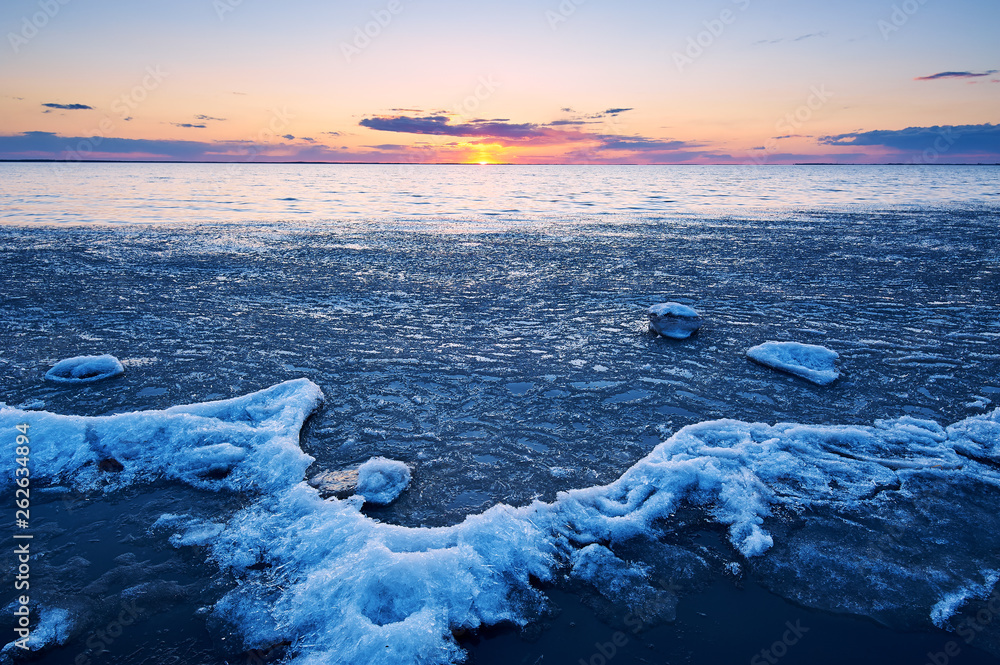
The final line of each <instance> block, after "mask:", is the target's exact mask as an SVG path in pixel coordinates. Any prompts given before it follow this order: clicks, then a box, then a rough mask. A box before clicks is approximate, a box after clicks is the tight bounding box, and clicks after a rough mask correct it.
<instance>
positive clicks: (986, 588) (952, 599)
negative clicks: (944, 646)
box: [931, 570, 1000, 628]
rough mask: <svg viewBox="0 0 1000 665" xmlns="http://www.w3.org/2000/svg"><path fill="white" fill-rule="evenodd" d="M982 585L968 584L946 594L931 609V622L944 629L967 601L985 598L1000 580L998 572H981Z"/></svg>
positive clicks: (999, 572)
mask: <svg viewBox="0 0 1000 665" xmlns="http://www.w3.org/2000/svg"><path fill="white" fill-rule="evenodd" d="M982 575H983V578H984V582H983V584H970V585H968V586H965V587H962V588H961V589H958V590H957V591H954V592H952V593H949V594H947V595H946V596H945V597H944V598H942V599H941V600H940V601H938V602H937V603H936V604H935V605H934V607H932V608H931V621H933V622H934V625H935V626H937V627H938V628H944V627H945V623H946V622H947V621H948V619H950V618H951V617H953V616H954V615H955V613H956V612H958V610H960V609H961V608H962V605H965V603H967V602H968V601H969V600H971V599H973V598H978V599H980V600H982V599H984V598H986V597H987V596H988V595H989V594H990V591H991V590H992V589H993V587H994V586H995V585H996V583H997V581H998V580H1000V571H996V570H986V571H982Z"/></svg>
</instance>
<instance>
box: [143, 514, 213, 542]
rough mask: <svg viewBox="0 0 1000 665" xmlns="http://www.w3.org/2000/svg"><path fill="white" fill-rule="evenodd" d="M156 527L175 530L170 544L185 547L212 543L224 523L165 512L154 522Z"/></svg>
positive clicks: (154, 527)
mask: <svg viewBox="0 0 1000 665" xmlns="http://www.w3.org/2000/svg"><path fill="white" fill-rule="evenodd" d="M152 528H153V529H154V530H155V529H166V530H170V531H174V532H175V533H174V534H173V535H172V536H170V539H169V541H170V544H171V545H173V546H174V547H184V546H187V545H201V546H205V545H211V544H212V542H213V541H214V540H215V539H216V538H218V536H219V534H220V533H222V530H223V528H225V527H224V525H222V524H218V523H216V522H208V521H206V520H203V519H199V518H197V517H191V516H190V515H174V514H171V513H164V514H163V515H160V518H159V519H157V520H156V521H155V522H154V523H153V527H152Z"/></svg>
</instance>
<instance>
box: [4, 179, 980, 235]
mask: <svg viewBox="0 0 1000 665" xmlns="http://www.w3.org/2000/svg"><path fill="white" fill-rule="evenodd" d="M0 195H2V197H3V204H4V205H3V206H2V211H0V221H3V222H7V223H12V222H13V223H34V222H41V223H84V224H86V223H94V222H98V223H101V222H109V223H121V224H131V223H159V224H163V223H170V224H176V223H190V222H208V221H222V222H232V221H254V222H259V221H302V220H330V219H335V220H341V221H343V220H346V219H391V220H393V221H396V222H399V221H401V220H411V221H418V222H423V223H426V222H427V221H428V220H430V219H434V218H443V219H449V220H452V221H460V222H461V223H462V225H463V226H465V227H466V228H468V227H469V226H470V225H471V224H473V223H474V224H476V225H478V226H486V227H488V228H490V227H497V226H509V225H510V224H523V223H524V222H525V221H528V220H531V219H536V218H537V217H538V216H554V217H558V218H562V219H566V218H576V217H580V216H599V217H606V216H614V215H621V214H631V215H635V214H704V213H718V212H720V211H721V212H732V211H741V210H742V211H744V213H745V212H746V211H750V210H753V211H774V210H801V209H817V208H819V209H826V210H843V209H845V208H855V209H871V208H876V209H878V208H885V207H898V206H904V207H913V208H917V207H920V206H928V205H931V206H938V205H947V204H956V203H962V204H967V203H970V202H971V203H981V202H984V201H989V200H992V201H994V202H996V200H997V197H1000V167H995V166H906V167H893V166H770V167H747V166H418V165H338V164H313V165H301V164H298V165H296V164H115V163H109V164H94V163H7V164H0Z"/></svg>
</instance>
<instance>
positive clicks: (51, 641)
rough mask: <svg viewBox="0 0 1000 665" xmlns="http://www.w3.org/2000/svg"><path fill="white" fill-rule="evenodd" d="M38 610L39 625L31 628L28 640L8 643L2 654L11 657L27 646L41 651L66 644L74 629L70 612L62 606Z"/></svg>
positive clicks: (21, 651)
mask: <svg viewBox="0 0 1000 665" xmlns="http://www.w3.org/2000/svg"><path fill="white" fill-rule="evenodd" d="M37 611H38V615H39V618H38V625H37V626H35V627H34V628H33V629H32V630H31V634H30V636H29V637H28V638H27V639H26V640H24V639H20V640H15V641H14V642H10V643H8V644H7V645H6V646H4V648H3V649H2V650H0V655H7V656H8V657H10V656H12V655H13V654H15V653H22V654H23V653H24V649H25V648H27V649H28V650H29V651H41V650H42V649H44V648H46V647H50V646H56V645H60V646H61V645H63V644H66V641H67V640H68V639H69V636H70V632H71V631H72V629H73V619H72V617H71V616H70V613H69V612H68V611H67V610H64V609H63V608H61V607H51V608H50V607H41V608H39V609H38V610H37ZM15 630H16V629H15ZM21 645H24V646H23V647H22V646H21ZM0 660H2V659H0Z"/></svg>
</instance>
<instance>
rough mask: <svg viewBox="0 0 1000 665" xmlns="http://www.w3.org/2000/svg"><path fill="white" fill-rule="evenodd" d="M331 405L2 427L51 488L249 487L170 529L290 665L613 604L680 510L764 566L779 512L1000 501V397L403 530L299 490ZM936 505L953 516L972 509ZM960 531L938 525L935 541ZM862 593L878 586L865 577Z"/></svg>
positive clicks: (171, 523) (859, 584) (761, 436)
mask: <svg viewBox="0 0 1000 665" xmlns="http://www.w3.org/2000/svg"><path fill="white" fill-rule="evenodd" d="M321 402H322V394H321V392H320V390H319V388H318V387H317V386H316V385H315V384H313V383H311V382H310V381H308V380H304V379H299V380H295V381H289V382H286V383H283V384H279V385H276V386H273V387H271V388H268V389H266V390H262V391H258V392H256V393H253V394H251V395H246V396H243V397H238V398H234V399H229V400H223V401H217V402H207V403H203V404H195V405H188V406H177V407H172V408H169V409H165V410H163V411H147V412H139V413H127V414H119V415H114V416H105V417H80V416H60V415H55V414H50V413H44V412H41V413H40V412H26V411H20V410H17V409H14V408H11V407H2V408H0V431H15V430H14V426H15V425H16V424H19V423H22V422H28V423H30V425H31V429H30V431H31V436H32V439H33V441H35V446H34V447H33V451H37V452H33V455H37V457H36V458H35V459H36V460H37V461H36V463H35V467H34V468H35V469H37V476H33V479H34V480H35V481H36V482H39V483H41V482H55V483H60V484H64V485H67V486H71V487H89V488H102V489H103V491H105V492H111V491H115V489H116V488H120V487H123V486H124V485H126V484H128V483H136V482H145V481H148V480H151V479H154V478H157V477H166V478H173V479H176V480H179V481H181V482H184V483H187V484H190V485H192V486H195V487H199V488H204V489H213V490H221V489H228V490H239V491H242V492H245V493H246V494H247V495H248V496H249V497H250V498H251V499H252V500H251V502H250V503H249V505H247V506H246V507H245V508H243V509H242V510H240V511H239V512H238V513H236V514H235V515H232V516H230V517H228V518H226V520H225V523H224V524H223V523H221V522H219V523H214V522H213V523H208V522H205V521H203V520H199V519H197V518H188V517H186V516H178V515H173V514H171V515H164V516H163V517H162V518H161V519H160V521H159V522H158V524H157V526H158V527H160V528H162V529H166V531H167V532H169V533H172V534H173V535H172V536H171V542H172V543H173V544H174V545H176V546H184V545H188V544H209V546H210V548H211V556H212V558H213V559H214V560H215V561H217V562H218V563H219V564H220V565H221V566H222V567H223V568H224V569H225V570H226V571H228V572H230V573H232V574H233V575H235V576H236V577H237V578H238V579H240V580H242V583H241V584H239V585H237V586H236V588H234V589H233V590H232V591H230V592H229V593H228V594H227V595H226V596H225V597H224V598H223V599H222V600H221V601H220V602H218V603H217V605H216V606H215V609H214V611H213V612H214V616H216V617H217V618H218V619H219V620H222V621H224V622H228V623H230V624H231V625H232V626H233V627H234V629H236V630H237V631H238V632H239V633H240V634H241V635H242V636H243V638H244V641H245V646H246V648H267V647H269V646H271V645H274V644H277V643H281V642H286V641H287V642H289V643H290V644H291V645H292V646H291V654H292V660H291V661H290V662H292V663H295V665H304V664H309V665H313V664H318V663H344V664H348V663H359V662H364V663H373V664H378V663H385V664H387V665H388V664H389V663H400V662H424V663H455V662H459V661H460V660H461V658H462V650H461V648H460V647H459V646H458V644H457V643H456V642H455V640H454V637H453V632H452V631H454V630H457V629H463V628H464V629H473V628H477V627H480V626H484V625H495V624H497V623H501V622H509V623H512V624H515V625H523V624H525V623H526V622H527V621H529V620H530V619H531V617H533V616H535V615H536V614H537V612H538V611H540V610H541V608H543V607H544V606H545V605H546V602H547V601H546V598H545V596H544V595H543V593H542V592H541V591H540V590H539V589H538V588H537V586H536V584H535V583H533V582H532V580H533V579H534V580H542V581H546V580H553V579H554V577H555V575H556V573H557V571H559V570H561V569H566V568H570V569H571V570H572V574H573V576H574V577H575V578H577V579H580V580H584V581H588V582H589V583H592V584H597V585H599V588H600V590H601V593H602V594H603V595H604V596H605V597H606V598H609V599H615V598H624V597H625V596H627V595H628V594H629V593H633V591H634V590H635V588H637V587H638V588H639V591H640V592H642V593H646V594H647V595H650V594H651V596H650V597H653V596H655V595H656V594H657V593H658V592H656V591H655V590H651V589H646V588H645V587H644V586H643V585H645V584H646V583H645V581H644V568H643V567H642V565H639V564H635V563H627V562H626V561H624V560H621V559H619V558H618V556H617V554H616V553H615V551H614V550H615V548H616V547H617V545H618V544H620V543H624V542H628V541H629V540H630V539H633V538H635V537H643V536H649V535H650V534H653V535H654V536H655V534H658V533H669V531H670V529H671V517H672V516H673V515H674V514H675V512H676V511H677V510H679V509H680V508H682V507H683V506H692V507H695V508H698V509H700V510H703V511H704V512H705V514H706V515H708V516H710V517H711V519H713V520H714V521H716V522H718V523H720V524H722V525H725V526H727V527H728V532H729V540H730V542H731V543H732V545H733V547H734V548H735V549H736V550H738V551H739V552H740V553H741V554H742V555H743V556H744V557H760V558H762V560H763V561H764V562H765V563H766V562H767V561H769V558H768V557H769V554H768V552H769V550H771V549H772V547H774V546H775V544H776V542H777V541H776V536H775V532H774V531H773V530H774V529H775V528H778V529H779V532H780V533H781V534H783V536H784V537H785V538H788V539H789V541H788V542H790V543H794V542H797V541H796V540H795V539H796V538H797V537H798V536H797V535H796V534H795V533H789V532H788V531H787V530H785V529H784V527H783V521H782V520H777V521H769V520H770V519H771V518H772V517H773V515H774V514H775V512H776V511H780V512H781V513H783V514H785V515H796V514H798V515H808V516H810V519H815V516H822V515H824V514H830V515H831V516H834V515H840V514H849V513H851V511H857V512H859V513H861V514H868V513H870V512H871V511H878V510H879V506H880V505H882V504H883V501H882V499H881V498H880V497H881V496H882V495H883V493H886V492H888V493H893V492H900V496H901V497H905V496H911V497H913V496H914V495H919V491H918V490H919V487H920V486H921V483H923V482H926V481H927V480H928V479H933V481H934V482H936V483H939V484H941V485H942V486H948V487H954V488H963V487H967V488H969V491H975V492H977V493H978V494H980V495H983V496H986V497H987V499H988V502H989V501H994V500H995V499H996V498H997V496H998V495H1000V471H998V470H997V465H998V464H1000V444H998V442H1000V409H998V410H996V411H994V412H992V413H990V414H987V415H982V416H974V417H971V418H968V419H966V420H963V421H961V422H959V423H956V424H955V425H952V426H950V427H948V428H943V427H941V426H939V425H937V424H936V423H934V422H931V421H926V420H921V419H916V418H912V417H905V418H901V419H897V420H885V421H879V422H877V423H875V425H874V426H871V427H861V426H833V425H826V426H820V425H803V424H792V423H781V424H777V425H765V424H760V423H747V422H741V421H737V420H718V421H709V422H704V423H700V424H697V425H692V426H688V427H685V428H683V429H681V430H680V431H678V432H677V433H675V434H674V435H672V436H670V437H669V438H668V439H667V440H666V441H664V442H663V443H661V444H659V445H658V446H656V448H655V449H654V450H653V451H652V452H651V453H649V455H647V456H646V457H645V458H643V459H641V460H639V461H638V462H637V463H635V464H634V465H633V466H632V467H631V468H630V469H628V470H627V471H626V472H625V473H624V474H622V476H621V477H620V478H619V479H617V480H615V481H614V482H612V483H610V484H607V485H600V486H594V487H589V488H583V489H576V490H570V491H566V492H561V493H559V494H558V496H557V497H556V499H555V501H552V502H542V501H534V502H532V503H530V504H529V505H526V506H522V507H512V506H508V505H504V504H499V505H496V506H494V507H492V508H490V509H488V510H486V511H485V512H483V513H481V514H478V515H470V516H468V517H467V518H466V519H465V520H464V521H463V522H461V523H460V524H456V525H454V526H450V527H436V528H418V527H403V526H397V525H393V524H388V523H383V522H379V521H376V520H374V519H371V518H369V517H367V516H365V515H364V514H363V513H362V512H360V503H359V502H356V501H352V500H338V499H336V498H326V499H324V498H322V496H321V495H320V493H319V492H318V491H317V490H316V489H315V488H314V487H312V486H310V485H309V484H308V483H306V482H304V478H305V472H306V469H307V467H308V465H309V464H310V462H311V461H312V458H311V457H309V456H308V455H306V454H305V453H304V452H302V450H301V449H300V448H299V446H298V441H297V437H298V433H299V429H300V428H301V426H302V424H303V422H304V421H305V419H306V418H307V417H308V416H309V414H310V413H311V412H312V411H313V410H315V409H316V408H317V407H318V406H319V405H320V404H321ZM43 442H44V445H42V443H43ZM107 457H113V458H114V459H117V460H120V461H121V464H122V465H123V467H124V469H123V470H122V471H121V472H119V473H116V474H106V473H101V472H100V471H99V470H98V468H97V467H98V461H99V460H100V459H102V458H107ZM366 466H367V467H368V468H367V469H366ZM359 471H360V473H359V475H360V476H361V479H360V482H359V490H358V491H359V492H360V493H362V494H364V493H365V491H366V490H365V486H366V484H368V483H371V484H376V483H374V480H375V479H376V477H380V483H381V484H380V487H382V488H383V489H384V490H387V492H386V493H385V494H384V495H383V494H380V493H379V492H378V488H377V487H376V488H374V489H375V496H380V497H382V496H385V497H388V496H389V495H394V494H398V491H399V490H400V489H401V488H402V487H403V486H405V484H406V480H408V476H409V469H408V468H407V466H406V465H405V464H403V463H401V462H390V461H389V460H383V459H375V460H371V461H370V462H368V463H366V465H363V466H362V468H361V470H359ZM404 478H405V479H406V480H404ZM0 483H2V484H4V485H9V484H10V483H11V478H10V477H9V476H6V477H3V478H2V479H0ZM911 486H912V489H909V488H911ZM984 493H985V494H984ZM990 496H992V497H993V498H992V499H989V497H990ZM366 497H369V498H371V496H370V495H368V494H366ZM915 498H916V500H919V496H916V497H915ZM932 505H933V507H934V509H935V510H937V511H944V514H943V515H942V517H943V518H944V517H946V516H948V515H951V516H952V517H954V516H956V515H961V514H964V513H965V512H967V511H969V510H972V508H971V507H970V506H969V505H963V504H961V503H954V504H950V503H941V502H938V503H934V504H932ZM928 509H930V508H929V507H928V506H925V505H922V506H920V510H928ZM914 510H916V509H914ZM973 517H975V516H973ZM947 523H948V522H947V519H944V520H943V521H942V524H947ZM959 535H960V534H959ZM948 536H949V534H948V533H947V531H946V530H944V527H942V530H941V531H940V532H939V533H938V539H946V538H947V537H948ZM854 538H855V539H859V542H858V544H857V547H859V548H860V549H859V550H858V552H857V555H858V556H861V555H862V553H863V552H866V551H867V549H866V548H868V547H869V544H868V541H866V540H865V539H866V538H869V536H867V535H866V532H865V531H864V530H860V528H859V530H858V531H857V532H856V533H854ZM845 542H852V541H850V540H848V541H845ZM927 546H930V545H927ZM954 548H955V546H954V545H951V546H950V547H949V551H948V553H947V554H948V556H947V557H944V558H943V559H941V560H939V561H938V563H937V564H936V565H935V564H934V563H933V561H934V560H933V559H931V558H928V557H921V558H918V559H915V560H912V561H911V562H910V564H909V565H916V566H918V567H919V568H920V571H919V574H917V573H916V572H914V573H912V575H913V578H912V581H911V584H913V585H917V587H918V588H919V592H914V593H911V597H910V598H908V599H907V603H908V605H910V606H912V605H913V604H914V603H918V604H920V603H922V612H923V616H924V617H925V618H926V620H927V621H931V620H932V619H933V620H934V621H936V622H940V621H944V619H945V618H946V616H947V615H948V614H949V613H951V612H954V610H955V608H956V607H958V606H959V605H960V604H961V602H963V601H962V598H966V597H970V596H977V595H981V589H982V588H985V587H983V584H984V580H983V573H981V572H980V571H982V570H984V569H986V568H989V569H990V570H995V569H996V561H995V552H993V551H992V550H991V549H990V548H988V547H987V548H986V549H984V550H983V551H982V552H978V553H976V554H974V555H970V554H968V553H966V555H965V556H966V558H965V559H961V560H959V561H956V560H955V557H954V556H953V554H955V552H957V551H958V550H957V549H955V551H952V550H953V549H954ZM782 556H784V555H782ZM864 556H867V555H864ZM780 560H781V559H780V558H779V561H780ZM900 565H905V564H900ZM991 565H992V568H990V566H991ZM928 566H932V567H933V574H928V573H927V567H928ZM763 568H766V566H762V569H763ZM798 569H800V570H801V569H802V566H801V565H800V566H799V568H798ZM908 574H909V573H908ZM989 575H991V576H992V577H989V579H994V577H995V575H994V574H993V573H989ZM989 579H988V580H987V582H988V581H989ZM823 583H824V584H825V583H826V580H825V579H824V580H823ZM855 586H856V588H857V589H859V590H861V591H863V590H864V589H866V583H865V581H864V580H860V579H859V580H856V585H855ZM643 589H645V591H643ZM893 593H898V592H896V591H893ZM859 602H860V601H859Z"/></svg>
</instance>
